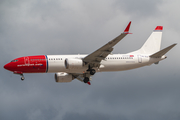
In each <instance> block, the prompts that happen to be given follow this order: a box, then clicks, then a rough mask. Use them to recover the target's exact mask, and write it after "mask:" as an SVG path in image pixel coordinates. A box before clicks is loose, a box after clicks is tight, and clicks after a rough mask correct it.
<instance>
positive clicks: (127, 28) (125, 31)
mask: <svg viewBox="0 0 180 120" xmlns="http://www.w3.org/2000/svg"><path fill="white" fill-rule="evenodd" d="M130 26H131V21H130V22H129V24H128V25H127V27H126V29H125V30H124V33H125V34H132V33H129V28H130Z"/></svg>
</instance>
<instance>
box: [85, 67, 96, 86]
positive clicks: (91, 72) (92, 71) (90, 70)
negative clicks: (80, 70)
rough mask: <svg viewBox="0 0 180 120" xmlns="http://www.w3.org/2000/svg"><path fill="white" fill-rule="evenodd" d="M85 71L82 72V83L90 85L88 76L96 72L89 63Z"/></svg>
mask: <svg viewBox="0 0 180 120" xmlns="http://www.w3.org/2000/svg"><path fill="white" fill-rule="evenodd" d="M86 71H87V73H85V74H84V80H83V81H84V83H87V84H89V85H91V83H90V80H89V78H90V76H91V75H94V74H95V73H96V70H95V69H92V68H91V67H90V65H89V68H88V70H86Z"/></svg>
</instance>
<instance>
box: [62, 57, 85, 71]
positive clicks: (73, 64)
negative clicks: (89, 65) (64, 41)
mask: <svg viewBox="0 0 180 120" xmlns="http://www.w3.org/2000/svg"><path fill="white" fill-rule="evenodd" d="M64 64H65V68H66V69H81V68H83V66H84V63H83V61H82V60H81V59H66V60H65V62H64Z"/></svg>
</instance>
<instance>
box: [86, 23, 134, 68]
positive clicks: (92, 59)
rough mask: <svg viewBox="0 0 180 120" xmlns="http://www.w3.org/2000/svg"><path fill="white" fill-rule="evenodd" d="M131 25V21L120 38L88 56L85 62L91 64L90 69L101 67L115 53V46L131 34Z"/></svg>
mask: <svg viewBox="0 0 180 120" xmlns="http://www.w3.org/2000/svg"><path fill="white" fill-rule="evenodd" d="M130 25H131V21H130V22H129V24H128V25H127V27H126V29H125V30H124V32H123V33H121V34H120V35H119V36H117V37H116V38H114V39H113V40H111V41H110V42H108V43H107V44H105V45H104V46H102V47H101V48H99V49H98V50H96V51H94V52H93V53H91V54H89V55H87V56H86V57H85V58H84V59H83V61H84V62H85V63H86V64H89V65H90V67H91V68H92V67H99V66H100V62H101V60H103V59H105V58H106V57H107V56H108V55H109V54H110V53H111V52H112V51H113V46H115V45H116V44H117V43H118V42H119V41H121V40H122V39H123V38H124V37H125V36H126V35H127V34H130V33H129V28H130Z"/></svg>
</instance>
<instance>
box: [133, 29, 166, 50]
mask: <svg viewBox="0 0 180 120" xmlns="http://www.w3.org/2000/svg"><path fill="white" fill-rule="evenodd" d="M162 30H163V26H157V27H156V28H155V30H154V31H153V32H152V34H151V35H150V36H149V38H148V39H147V41H146V42H145V43H144V45H143V46H142V47H141V48H140V49H139V50H137V51H135V52H132V53H140V54H153V53H156V52H158V51H159V50H160V47H161V38H162Z"/></svg>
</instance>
